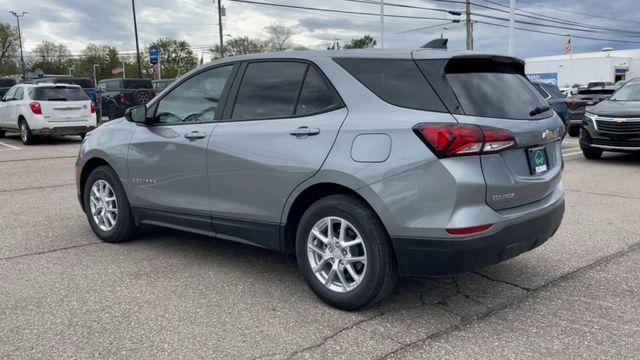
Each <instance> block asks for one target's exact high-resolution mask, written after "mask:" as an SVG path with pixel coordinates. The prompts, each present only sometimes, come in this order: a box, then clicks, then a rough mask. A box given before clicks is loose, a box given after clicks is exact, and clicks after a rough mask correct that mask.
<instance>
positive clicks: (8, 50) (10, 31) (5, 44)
mask: <svg viewBox="0 0 640 360" xmlns="http://www.w3.org/2000/svg"><path fill="white" fill-rule="evenodd" d="M18 51H19V48H18V31H17V29H16V28H15V27H13V26H11V25H10V24H8V23H0V74H1V75H14V74H17V73H18V72H19V68H18V59H17V58H18Z"/></svg>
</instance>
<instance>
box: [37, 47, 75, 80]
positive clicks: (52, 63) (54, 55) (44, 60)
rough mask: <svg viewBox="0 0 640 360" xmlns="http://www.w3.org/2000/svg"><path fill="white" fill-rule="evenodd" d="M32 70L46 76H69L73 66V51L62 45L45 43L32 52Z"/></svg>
mask: <svg viewBox="0 0 640 360" xmlns="http://www.w3.org/2000/svg"><path fill="white" fill-rule="evenodd" d="M32 54H33V55H32V59H31V62H30V68H31V69H32V70H34V71H37V70H40V71H42V72H43V73H45V74H67V73H68V71H69V67H71V66H72V65H73V62H72V61H71V60H70V59H71V51H69V48H67V46H66V45H64V44H62V43H54V42H51V41H43V42H41V43H40V44H38V45H36V47H35V48H33V51H32Z"/></svg>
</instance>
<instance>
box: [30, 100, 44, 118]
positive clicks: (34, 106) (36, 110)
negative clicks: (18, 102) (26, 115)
mask: <svg viewBox="0 0 640 360" xmlns="http://www.w3.org/2000/svg"><path fill="white" fill-rule="evenodd" d="M29 107H30V108H31V112H32V113H33V114H34V115H42V106H40V103H39V102H35V101H32V102H30V103H29Z"/></svg>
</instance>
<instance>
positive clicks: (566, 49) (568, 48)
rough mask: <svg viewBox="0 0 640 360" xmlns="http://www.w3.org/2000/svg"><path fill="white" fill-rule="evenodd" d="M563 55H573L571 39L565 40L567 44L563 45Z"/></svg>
mask: <svg viewBox="0 0 640 360" xmlns="http://www.w3.org/2000/svg"><path fill="white" fill-rule="evenodd" d="M564 53H565V54H567V55H568V54H572V53H573V46H571V38H569V40H567V43H566V44H564Z"/></svg>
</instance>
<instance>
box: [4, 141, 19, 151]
mask: <svg viewBox="0 0 640 360" xmlns="http://www.w3.org/2000/svg"><path fill="white" fill-rule="evenodd" d="M0 145H4V146H6V147H8V149H0V151H2V150H20V148H19V147H17V146H13V145H9V144H5V143H3V142H0Z"/></svg>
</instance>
